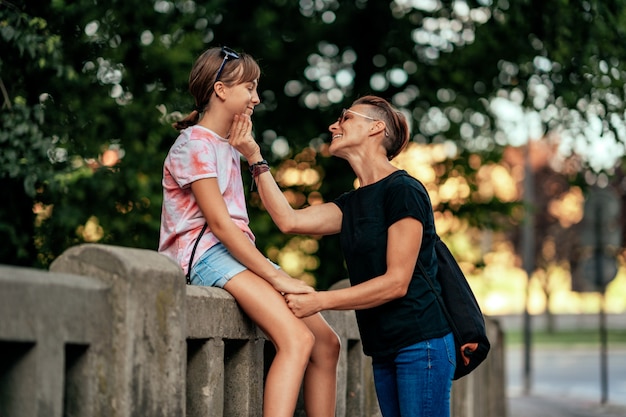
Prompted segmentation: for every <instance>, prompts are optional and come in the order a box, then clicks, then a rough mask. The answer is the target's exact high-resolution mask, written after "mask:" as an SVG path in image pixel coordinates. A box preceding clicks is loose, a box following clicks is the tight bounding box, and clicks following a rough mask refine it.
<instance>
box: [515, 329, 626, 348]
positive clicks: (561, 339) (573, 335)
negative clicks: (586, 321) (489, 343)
mask: <svg viewBox="0 0 626 417" xmlns="http://www.w3.org/2000/svg"><path fill="white" fill-rule="evenodd" d="M504 338H505V342H506V344H507V346H516V345H521V344H522V343H523V342H524V335H523V333H522V332H521V331H509V332H506V333H505V335H504ZM607 341H608V346H609V348H610V347H611V346H620V347H626V330H613V329H609V330H608V331H607ZM531 343H532V344H534V345H541V346H573V345H576V346H600V330H599V329H593V330H590V329H584V330H570V331H564V330H558V331H555V332H554V333H548V332H546V331H534V332H532V334H531Z"/></svg>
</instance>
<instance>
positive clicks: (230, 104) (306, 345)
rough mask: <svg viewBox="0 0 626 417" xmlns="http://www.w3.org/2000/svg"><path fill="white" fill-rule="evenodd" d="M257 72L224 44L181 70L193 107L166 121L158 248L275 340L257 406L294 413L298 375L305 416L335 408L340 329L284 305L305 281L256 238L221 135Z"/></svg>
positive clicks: (251, 92)
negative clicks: (169, 124)
mask: <svg viewBox="0 0 626 417" xmlns="http://www.w3.org/2000/svg"><path fill="white" fill-rule="evenodd" d="M259 76H260V68H259V66H258V64H257V63H256V61H255V60H254V59H253V58H252V57H251V56H249V55H247V54H244V53H237V52H235V51H233V50H231V49H229V48H226V47H223V48H210V49H208V50H207V51H205V52H204V53H203V54H202V55H201V56H200V57H199V58H198V59H197V60H196V62H195V64H194V66H193V68H192V70H191V74H190V76H189V91H190V93H191V94H192V95H193V97H194V100H195V110H194V111H192V112H191V114H190V115H189V116H187V117H186V118H185V119H183V120H181V121H179V122H177V123H175V124H174V127H175V128H176V129H178V130H179V131H180V134H179V136H178V138H177V139H176V141H175V143H174V144H173V146H172V147H171V149H170V151H169V153H168V155H167V158H166V160H165V164H164V168H163V208H162V215H161V231H160V239H159V252H161V253H163V254H165V255H167V256H169V257H171V258H173V259H174V260H175V261H177V262H178V264H179V265H180V266H181V268H182V269H183V271H186V272H188V282H189V283H191V284H193V285H205V286H216V287H220V288H223V289H225V290H226V291H228V292H229V293H230V294H231V295H232V296H233V297H234V298H235V300H237V303H238V304H239V305H240V306H241V308H242V309H243V311H245V312H246V314H248V316H250V318H251V319H252V320H253V321H254V322H255V323H256V324H257V325H258V326H259V327H260V328H261V329H262V330H263V332H264V333H265V334H266V335H267V337H268V338H269V339H270V340H271V341H272V343H273V344H274V346H275V348H276V356H275V358H274V360H273V362H272V364H271V366H270V368H269V371H268V374H267V378H266V382H265V392H264V403H263V415H264V416H268V417H270V416H271V417H282V416H285V417H286V416H289V417H291V416H293V414H294V411H295V407H296V402H297V398H298V393H299V390H300V385H301V383H302V381H303V380H304V402H305V410H306V413H307V416H309V417H316V416H319V417H333V416H334V415H335V396H336V393H335V391H336V369H337V362H338V359H339V349H340V346H339V339H338V337H337V335H336V334H335V332H334V331H333V330H332V329H331V328H330V326H329V325H328V324H327V323H326V321H325V320H324V319H323V318H322V316H321V315H320V314H315V315H312V316H309V317H307V318H302V319H299V318H297V317H296V316H295V315H294V314H293V313H292V312H291V311H290V310H289V308H288V307H287V304H286V303H285V300H284V298H283V296H282V294H295V293H300V294H302V293H307V292H312V291H313V289H312V288H311V287H309V286H307V285H305V284H304V283H303V282H302V281H300V280H297V279H293V278H291V277H289V276H288V275H287V274H286V273H285V272H284V271H282V270H281V269H279V268H278V267H277V265H275V264H273V263H271V262H270V261H269V260H268V259H267V258H266V257H265V256H263V254H261V252H260V251H259V250H258V249H257V248H256V246H255V244H254V241H255V237H254V235H253V233H252V231H251V230H250V228H249V226H248V223H249V222H248V214H247V210H246V204H245V196H244V189H243V182H242V178H241V171H240V154H239V152H238V151H237V150H236V149H235V148H233V147H232V146H231V145H230V144H229V143H228V137H229V134H230V131H231V125H232V122H233V120H234V118H235V116H236V115H242V116H244V117H248V118H249V117H250V116H251V115H252V112H253V111H254V107H255V106H256V105H257V104H259V102H260V100H259V95H258V93H257V87H258V82H259ZM254 168H255V169H256V170H257V171H258V170H263V169H264V168H267V165H255V167H254ZM196 254H197V257H196V258H195V259H193V260H192V259H191V258H192V257H194V255H196Z"/></svg>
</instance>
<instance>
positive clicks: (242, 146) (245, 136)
mask: <svg viewBox="0 0 626 417" xmlns="http://www.w3.org/2000/svg"><path fill="white" fill-rule="evenodd" d="M228 143H230V145H231V146H232V147H234V148H235V149H237V150H238V151H239V152H240V153H241V154H242V155H243V156H244V158H246V160H248V161H250V160H251V159H254V158H255V156H258V157H259V158H258V159H259V160H261V159H263V158H261V157H260V156H261V149H260V147H259V144H258V143H256V141H255V140H254V137H252V120H251V119H250V116H248V115H247V114H236V115H235V117H234V119H233V124H232V127H231V130H230V136H229V138H228ZM255 162H256V161H255Z"/></svg>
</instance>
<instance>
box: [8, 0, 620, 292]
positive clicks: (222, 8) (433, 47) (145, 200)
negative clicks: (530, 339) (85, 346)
mask: <svg viewBox="0 0 626 417" xmlns="http://www.w3.org/2000/svg"><path fill="white" fill-rule="evenodd" d="M624 10H625V8H624V4H623V2H621V1H617V0H611V1H565V0H551V1H547V2H546V1H539V0H521V1H516V2H509V1H502V0H493V1H492V0H476V1H474V0H467V1H454V2H449V1H443V2H436V1H421V2H420V1H415V2H408V1H401V0H396V1H387V2H384V1H369V2H368V1H363V0H353V1H342V2H339V1H336V0H324V1H317V2H306V1H302V2H290V1H286V0H267V1H262V2H259V1H251V0H245V1H238V2H236V5H235V4H234V3H233V2H226V1H223V0H211V1H207V2H203V3H200V2H195V1H192V0H187V1H179V0H154V1H148V2H146V1H142V2H139V1H111V2H95V3H94V2H93V1H86V0H77V1H72V2H69V1H65V0H50V1H39V2H29V1H26V2H20V1H17V0H16V1H14V2H8V1H6V0H3V1H2V2H0V13H1V14H0V36H2V42H3V54H2V56H0V70H1V72H0V74H1V75H0V77H1V80H2V82H3V83H2V84H0V86H1V87H2V92H3V107H2V114H1V115H0V116H1V117H2V127H1V131H0V149H1V154H0V185H2V186H3V189H5V190H10V192H11V193H10V195H11V198H10V200H9V202H8V203H5V204H4V205H3V207H2V211H1V212H0V230H2V235H3V236H5V235H6V236H7V237H6V239H5V240H6V241H8V242H10V245H4V246H3V249H2V251H1V252H0V262H3V263H12V264H22V265H39V266H43V267H45V266H46V265H47V264H48V263H49V262H50V261H51V260H52V259H54V257H56V256H58V255H59V254H60V253H61V252H62V251H63V250H65V249H66V248H67V247H69V246H71V245H75V244H79V243H81V242H85V241H98V242H102V243H110V244H115V245H123V246H134V247H142V248H151V249H155V248H156V245H157V241H158V226H159V220H160V206H161V198H162V197H161V186H160V180H161V169H162V162H163V159H164V157H165V154H166V152H167V150H168V148H169V145H170V144H171V143H172V142H173V140H174V138H175V135H176V132H175V131H174V130H173V129H172V128H171V127H170V126H169V124H170V123H171V121H172V120H173V118H174V117H176V116H177V114H178V113H186V112H188V111H189V110H191V108H192V104H193V103H192V100H191V97H190V96H189V95H188V93H187V92H186V88H187V86H186V84H187V77H188V72H189V70H190V68H191V65H192V63H193V61H194V59H195V57H196V56H197V55H198V54H200V53H201V52H202V50H204V49H205V48H206V47H208V46H213V45H228V46H230V47H232V48H234V49H238V50H244V51H246V52H249V53H251V54H252V55H254V56H255V57H257V58H258V59H259V62H260V64H261V67H262V69H263V74H262V78H261V82H260V88H259V90H260V93H261V98H262V104H261V105H260V106H259V107H258V109H257V110H256V111H255V117H254V120H255V134H256V137H257V139H258V140H259V141H260V143H261V144H262V146H263V148H264V152H265V155H266V156H267V157H268V159H270V161H271V163H272V165H273V166H274V167H284V166H292V165H293V166H296V167H300V168H302V169H304V168H310V169H313V170H314V171H315V172H317V173H318V175H319V178H320V179H319V181H317V182H315V183H305V182H302V183H297V184H291V185H289V187H288V188H289V191H290V192H291V193H292V194H291V195H293V196H294V200H293V201H294V204H296V205H304V204H309V202H310V201H312V199H315V198H323V199H324V200H327V201H328V200H332V199H333V198H335V197H337V196H338V195H339V194H340V193H342V192H344V191H346V190H348V189H350V188H351V187H352V185H353V181H354V176H353V174H352V172H351V170H350V169H349V167H348V165H347V164H346V163H345V162H344V161H341V160H338V159H334V158H328V155H326V153H325V147H326V144H327V142H328V140H329V136H328V132H327V126H328V125H329V124H330V123H331V122H332V121H333V120H334V119H335V118H336V117H337V115H338V113H339V112H340V110H341V108H342V107H345V106H347V105H349V103H350V102H351V101H352V100H353V99H355V98H356V97H358V96H360V95H364V94H368V93H375V94H379V95H381V96H384V97H386V98H388V99H390V100H392V101H393V103H394V104H395V105H396V106H398V107H399V108H401V109H402V110H403V111H404V112H405V114H407V115H408V116H409V117H410V119H411V123H412V126H413V129H412V130H413V133H414V138H413V139H414V140H415V141H418V142H440V143H443V142H447V143H450V144H454V145H455V146H456V152H452V153H451V155H450V159H449V160H448V161H446V162H445V163H444V164H443V165H442V169H441V170H440V171H439V172H440V175H442V176H447V175H449V174H455V175H456V174H458V173H461V174H462V175H464V176H465V177H466V178H467V179H468V183H469V184H470V187H471V188H472V191H474V192H475V191H476V190H477V189H478V182H477V180H476V174H477V169H478V168H479V167H480V164H481V163H486V162H488V161H498V160H499V159H500V158H501V157H502V152H503V148H504V147H505V146H506V145H509V144H511V143H513V144H516V145H522V144H524V143H525V142H526V141H527V140H528V138H529V136H532V135H534V134H535V133H536V132H538V135H539V136H541V135H544V134H545V133H546V132H549V131H556V130H561V131H562V132H563V134H564V137H565V136H567V135H569V136H568V137H573V138H577V137H579V136H580V132H588V131H589V127H590V126H591V127H594V129H595V130H593V131H594V132H599V136H600V137H603V138H604V139H606V138H607V137H610V136H611V135H613V138H614V142H615V143H616V144H619V143H621V141H623V140H624V137H623V131H624V130H623V129H622V126H623V119H624V117H623V110H624V106H623V94H624V91H623V89H622V87H621V84H622V83H621V82H620V80H621V79H623V77H624V75H625V74H624V66H623V56H622V55H623V52H622V50H620V49H619V48H617V47H615V48H613V47H611V46H612V45H616V46H617V45H619V42H620V40H621V38H622V33H621V32H622V29H620V28H621V27H623V25H622V24H621V23H622V21H623V19H624ZM600 46H602V48H601V47H600ZM502 109H505V110H507V109H508V112H507V111H504V112H503V110H502ZM512 113H514V114H519V115H522V116H524V117H522V118H521V119H520V118H518V119H515V120H512V119H511V118H510V117H509V116H510V114H512ZM520 120H521V121H520ZM598 122H599V125H598ZM531 125H535V126H538V127H537V128H536V129H530V128H529V126H531ZM596 126H599V127H596ZM520 132H521V133H520ZM587 136H589V135H587ZM570 143H573V142H570ZM580 143H582V142H580ZM585 143H587V146H588V147H591V146H592V145H593V141H586V142H585ZM577 146H578V148H575V149H581V146H583V145H577ZM614 148H616V147H614ZM615 154H616V156H618V157H619V156H621V155H619V154H618V153H615ZM470 155H471V158H470ZM470 160H472V161H473V163H470ZM476 161H478V162H476ZM589 165H590V166H591V167H592V168H593V169H594V170H595V171H596V172H600V171H602V170H607V171H608V173H609V174H610V168H611V166H610V165H608V166H607V165H601V164H597V163H596V162H594V161H593V160H591V164H589ZM244 175H245V174H244ZM244 178H245V181H246V182H248V181H249V178H248V177H247V176H245V177H244ZM250 204H251V217H252V221H253V224H252V226H253V230H255V232H256V234H257V235H258V238H259V239H258V241H259V244H260V245H261V249H266V248H268V247H270V246H274V247H282V246H285V245H287V244H288V243H289V242H290V241H291V239H293V237H291V236H283V235H281V234H280V233H279V232H278V230H277V229H276V228H275V227H274V226H273V225H272V224H271V220H270V219H269V217H268V216H267V214H266V213H265V212H264V211H263V210H262V207H261V206H260V204H259V202H258V200H257V198H256V196H255V195H254V194H252V195H251V198H250ZM33 207H34V208H36V211H37V215H36V216H35V214H33ZM512 208H513V205H511V204H509V203H502V202H499V201H497V200H493V201H489V202H480V203H478V202H474V200H473V199H470V203H468V204H465V205H463V206H460V207H459V206H452V205H449V206H445V205H444V206H442V207H438V209H440V210H451V211H453V212H454V213H456V214H457V215H459V216H462V217H464V218H466V219H468V220H470V221H471V222H472V223H473V224H475V225H478V226H481V227H510V226H515V225H516V223H517V222H518V221H519V220H520V218H519V216H517V217H516V216H514V215H512V213H514V212H513V211H512ZM338 253H339V248H338V240H337V238H336V237H330V238H324V239H322V240H320V241H319V248H318V250H317V252H316V256H317V257H318V258H320V259H323V262H321V263H320V265H319V267H318V268H317V269H316V275H317V278H318V284H319V286H320V287H322V288H324V287H327V286H328V285H330V284H331V283H332V282H334V281H336V280H337V279H341V278H343V277H344V276H345V271H344V269H343V262H342V260H341V258H340V257H339V256H338V255H337V254H338Z"/></svg>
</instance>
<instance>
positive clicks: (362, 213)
mask: <svg viewBox="0 0 626 417" xmlns="http://www.w3.org/2000/svg"><path fill="white" fill-rule="evenodd" d="M334 203H335V204H337V206H338V207H339V208H340V209H341V211H342V212H343V222H342V225H341V235H340V236H341V237H340V241H341V248H342V250H343V253H344V257H345V259H346V265H347V268H348V274H349V276H350V283H351V284H352V285H357V284H360V283H362V282H364V281H367V280H369V279H372V278H375V277H378V276H380V275H383V274H384V273H385V271H386V270H387V263H386V257H387V238H388V233H387V229H388V228H389V227H390V226H391V225H392V224H394V223H395V222H397V221H398V220H401V219H403V218H406V217H413V218H415V219H417V220H419V221H420V222H421V223H422V226H423V229H424V232H423V238H422V244H421V248H420V253H419V260H420V261H421V262H422V265H424V268H425V269H426V271H427V272H428V274H429V275H430V276H431V277H435V275H436V273H437V262H436V255H435V251H434V244H435V238H436V232H435V224H434V219H433V209H432V205H431V203H430V198H429V197H428V192H427V191H426V189H425V188H424V186H423V185H422V183H420V182H419V181H417V180H416V179H415V178H413V177H411V176H410V175H409V174H408V173H407V172H406V171H403V170H400V171H395V172H393V173H392V174H391V175H389V176H387V177H386V178H384V179H382V180H380V181H378V182H376V183H374V184H370V185H367V186H364V187H361V188H358V189H356V190H353V191H350V192H347V193H345V194H343V195H341V196H340V197H339V198H337V199H336V200H335V201H334ZM435 285H438V284H437V283H436V282H435ZM356 317H357V322H358V325H359V331H360V333H361V340H362V342H363V351H364V352H365V354H366V355H370V356H374V357H384V356H389V355H393V354H395V353H396V352H397V351H398V350H399V349H401V348H403V347H406V346H410V345H412V344H415V343H417V342H420V341H423V340H427V339H431V338H434V337H441V336H444V335H445V334H447V333H448V332H450V328H449V327H448V324H447V322H446V319H445V316H444V315H443V313H442V311H441V309H440V307H439V305H438V304H437V300H436V298H435V295H434V294H433V292H432V291H431V289H430V287H429V285H428V283H427V282H426V280H425V279H424V277H422V276H421V273H420V272H419V268H417V267H416V268H415V270H414V272H413V277H412V279H411V283H410V284H409V289H408V292H407V294H406V295H405V296H404V297H402V298H399V299H396V300H392V301H390V302H387V303H385V304H382V305H380V306H378V307H374V308H369V309H364V310H357V311H356Z"/></svg>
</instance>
